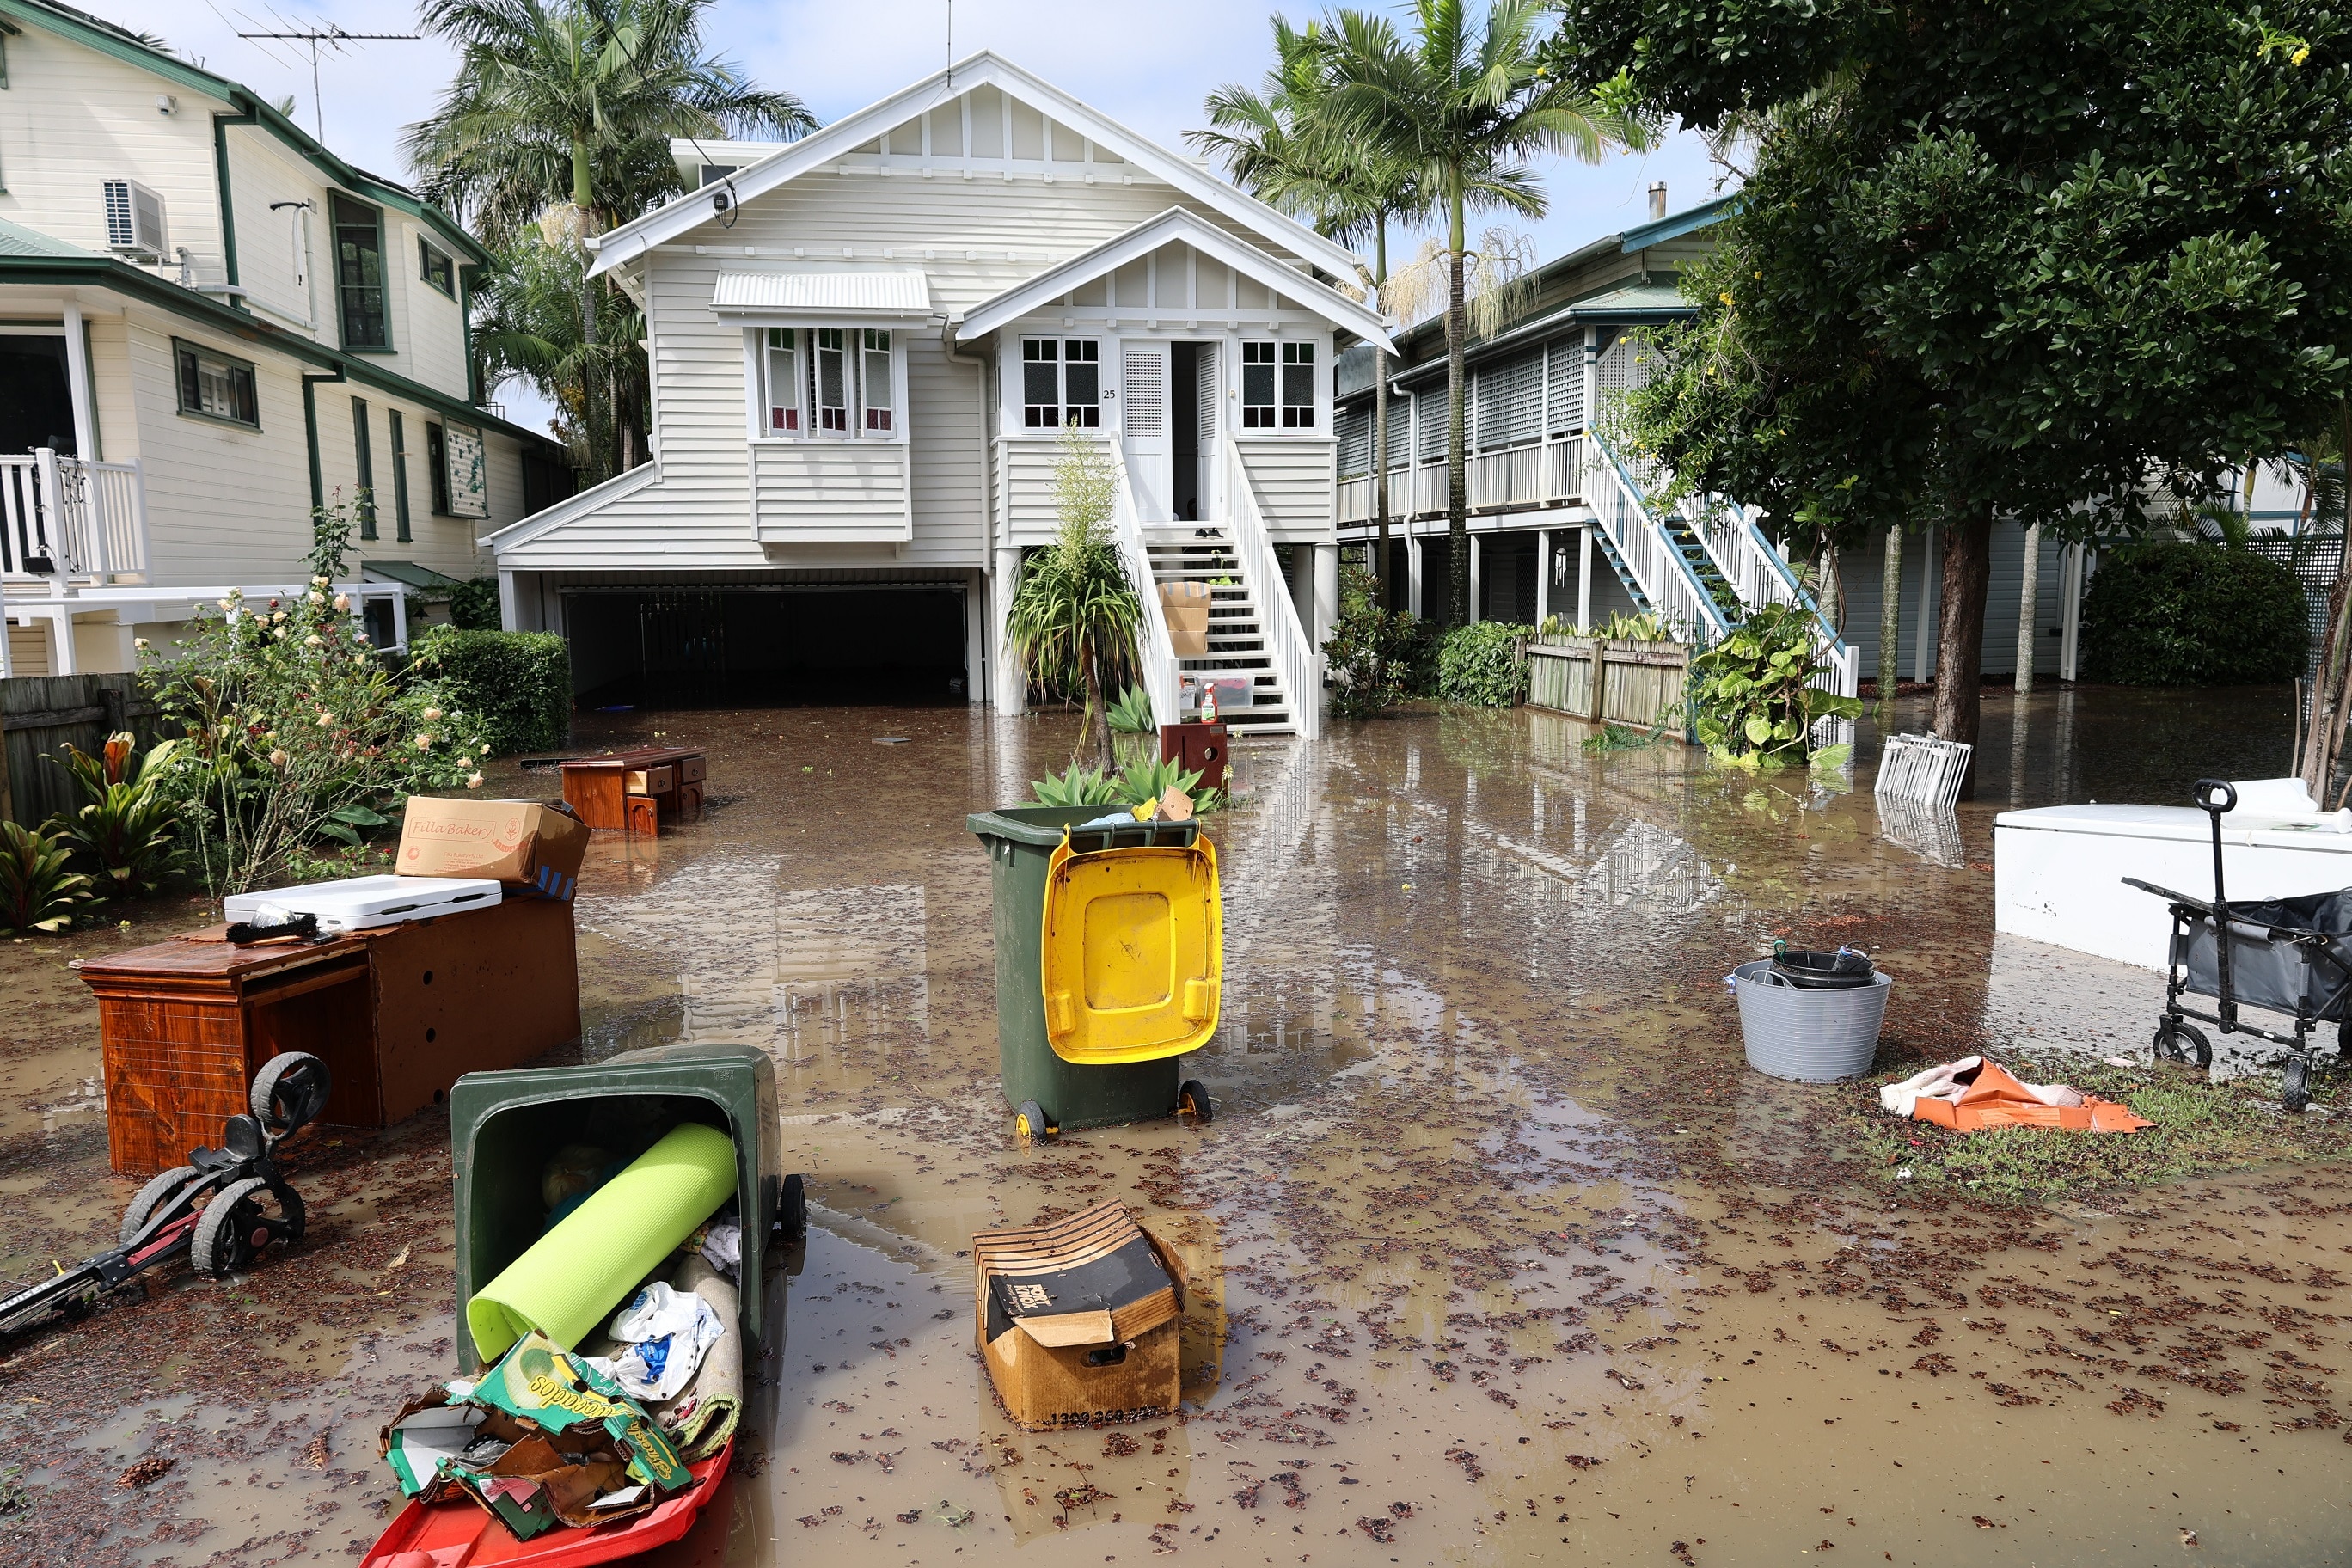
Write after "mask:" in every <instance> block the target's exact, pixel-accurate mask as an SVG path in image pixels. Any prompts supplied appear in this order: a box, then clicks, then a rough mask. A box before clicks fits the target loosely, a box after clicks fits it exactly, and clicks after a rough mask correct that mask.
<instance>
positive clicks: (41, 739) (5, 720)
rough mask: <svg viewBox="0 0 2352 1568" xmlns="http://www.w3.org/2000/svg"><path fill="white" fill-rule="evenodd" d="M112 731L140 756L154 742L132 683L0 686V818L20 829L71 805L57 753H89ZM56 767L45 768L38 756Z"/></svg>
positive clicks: (28, 678) (37, 681)
mask: <svg viewBox="0 0 2352 1568" xmlns="http://www.w3.org/2000/svg"><path fill="white" fill-rule="evenodd" d="M119 730H128V731H131V733H132V734H134V735H136V736H137V737H138V740H139V745H140V748H141V749H142V750H144V749H145V748H147V747H149V746H152V745H153V744H154V743H155V742H156V740H157V739H158V738H159V737H158V736H157V734H156V731H155V709H154V706H153V704H152V703H150V702H148V701H147V700H146V699H145V698H144V697H143V696H142V694H141V692H140V690H139V678H138V677H137V676H135V675H131V674H127V673H126V674H121V675H20V676H17V677H16V678H15V679H9V680H0V767H5V769H6V770H7V784H8V788H7V791H6V794H5V796H0V799H5V802H6V813H7V816H9V817H10V818H11V819H12V820H14V821H16V822H20V823H23V824H24V825H25V826H27V827H31V826H37V825H38V824H40V823H43V822H46V821H47V820H48V819H49V817H51V816H55V815H56V814H57V813H58V812H60V811H65V810H68V809H69V808H71V807H72V806H74V805H78V804H79V802H78V801H77V800H76V799H75V798H74V789H73V781H72V780H71V779H70V778H68V776H67V774H66V770H65V767H64V760H65V750H66V747H67V746H68V745H74V746H79V747H80V748H81V749H82V750H83V751H85V752H95V751H97V750H98V749H99V748H100V747H101V746H103V745H104V744H105V743H106V738H107V737H108V736H109V735H111V734H113V733H114V732H115V731H119ZM43 752H49V753H52V754H54V755H55V756H56V757H57V758H58V761H57V762H55V763H45V762H43V761H42V760H41V755H42V753H43Z"/></svg>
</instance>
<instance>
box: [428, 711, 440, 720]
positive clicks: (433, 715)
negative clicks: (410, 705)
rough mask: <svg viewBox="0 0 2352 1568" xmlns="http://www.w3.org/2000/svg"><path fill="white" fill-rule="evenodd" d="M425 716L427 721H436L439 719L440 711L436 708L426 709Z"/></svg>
mask: <svg viewBox="0 0 2352 1568" xmlns="http://www.w3.org/2000/svg"><path fill="white" fill-rule="evenodd" d="M425 717H426V718H427V719H438V718H439V717H441V710H439V709H438V708H427V709H426V710H425Z"/></svg>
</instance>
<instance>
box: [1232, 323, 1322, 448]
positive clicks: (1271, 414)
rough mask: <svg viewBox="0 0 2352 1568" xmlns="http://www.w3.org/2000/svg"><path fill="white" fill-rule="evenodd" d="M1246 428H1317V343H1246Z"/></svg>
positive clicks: (1244, 404) (1244, 397) (1244, 412)
mask: <svg viewBox="0 0 2352 1568" xmlns="http://www.w3.org/2000/svg"><path fill="white" fill-rule="evenodd" d="M1242 428H1243V429H1244V430H1312V429H1314V428H1315V345H1314V344H1313V343H1301V342H1284V343H1276V342H1265V340H1263V339H1259V340H1254V341H1251V342H1244V343H1243V344H1242Z"/></svg>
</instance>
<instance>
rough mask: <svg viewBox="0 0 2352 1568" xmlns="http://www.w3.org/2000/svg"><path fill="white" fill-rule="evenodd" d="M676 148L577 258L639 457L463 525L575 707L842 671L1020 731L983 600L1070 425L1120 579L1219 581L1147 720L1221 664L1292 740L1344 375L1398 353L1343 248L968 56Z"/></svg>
mask: <svg viewBox="0 0 2352 1568" xmlns="http://www.w3.org/2000/svg"><path fill="white" fill-rule="evenodd" d="M675 150H676V153H677V157H678V160H679V163H680V166H681V170H682V172H683V173H684V174H685V175H686V183H687V184H688V186H689V187H690V189H689V192H688V194H687V195H683V196H681V197H679V198H677V199H676V200H674V201H672V202H671V203H670V204H668V205H666V206H663V207H661V208H658V209H656V210H655V211H653V212H650V213H647V214H646V215H645V216H642V217H640V218H638V219H636V220H635V221H634V222H631V223H629V224H626V225H624V226H621V227H619V228H617V229H615V230H614V231H612V232H611V233H609V234H606V235H604V236H602V237H599V239H598V240H597V242H596V243H597V246H598V259H597V262H596V269H597V271H599V272H600V273H604V274H609V275H611V276H612V277H614V279H616V280H617V281H618V282H619V284H620V286H621V287H623V288H624V289H627V290H628V292H629V294H630V296H631V297H632V298H633V299H635V300H636V301H637V302H638V304H639V305H640V306H641V307H642V308H643V310H644V311H645V318H646V343H647V347H648V352H649V355H650V360H651V369H652V383H653V420H652V450H653V458H652V460H651V461H649V462H647V463H646V464H645V465H643V466H642V467H639V468H635V469H633V470H631V471H629V472H627V473H625V474H623V475H621V476H619V477H617V478H615V479H611V480H608V481H606V482H605V483H604V484H601V485H598V486H596V487H594V488H593V489H587V490H584V491H583V492H581V493H580V494H578V495H576V496H573V497H572V498H571V499H569V500H564V501H562V502H560V503H558V504H556V505H553V506H551V507H549V508H548V509H547V510H543V511H541V512H538V513H537V514H536V515H533V516H530V517H528V518H525V519H523V520H522V521H519V522H514V523H510V524H509V525H508V526H506V527H503V528H499V529H495V530H488V531H485V532H484V542H486V544H487V545H488V548H489V549H490V550H491V551H492V552H494V553H495V555H496V557H497V566H498V573H499V585H500V589H501V593H502V595H503V597H504V605H505V614H506V618H507V624H508V625H509V626H514V627H518V628H524V629H540V628H545V629H551V630H559V631H562V632H564V633H565V634H566V635H567V636H568V637H570V638H571V642H572V659H573V670H574V685H575V689H578V690H579V691H581V692H582V693H583V698H584V700H589V701H592V702H593V701H594V700H595V694H596V693H598V692H599V691H610V692H613V693H615V694H616V695H617V694H622V693H627V692H631V691H638V690H651V691H667V692H671V693H675V692H677V690H678V689H680V688H681V687H682V686H685V687H696V686H698V687H701V688H703V689H709V690H711V691H713V692H728V693H732V694H736V695H739V696H749V695H752V694H755V693H757V694H766V695H783V696H787V697H789V696H790V695H792V694H793V692H794V691H795V690H802V691H815V690H818V689H839V687H838V684H837V683H838V682H839V681H840V680H841V679H844V678H845V677H849V676H852V675H855V676H857V677H859V678H862V679H866V681H867V682H868V683H869V684H870V685H871V686H872V687H873V688H874V689H902V690H911V691H915V692H929V693H930V694H931V695H933V696H934V697H945V696H948V695H949V694H950V692H960V693H961V695H962V696H963V697H965V698H966V699H967V700H971V701H974V702H979V701H993V702H994V703H996V704H997V705H998V706H1000V707H1003V708H1007V709H1018V708H1019V707H1020V706H1021V704H1022V702H1023V700H1024V695H1025V691H1026V686H1027V682H1026V680H1025V679H1024V675H1023V672H1022V671H1020V670H1019V669H1018V668H1016V662H1017V661H1015V660H1014V659H1013V658H1012V657H1010V655H1009V653H1008V652H1007V650H1006V648H1005V647H1004V637H1003V625H1004V614H1005V605H1006V599H1007V597H1008V595H1009V594H1010V591H1011V589H1012V587H1013V582H1014V580H1015V578H1016V575H1017V574H1018V571H1019V565H1020V562H1021V558H1022V552H1023V551H1024V549H1025V548H1028V547H1031V546H1035V545H1042V544H1044V543H1045V542H1048V541H1049V540H1050V539H1051V538H1052V537H1053V535H1054V532H1055V526H1056V521H1057V519H1056V513H1055V491H1054V470H1055V463H1056V461H1057V458H1058V457H1059V453H1060V447H1061V443H1062V442H1063V441H1064V440H1065V439H1066V435H1065V432H1066V430H1067V429H1069V428H1070V427H1073V426H1075V427H1076V430H1077V432H1078V433H1079V436H1080V437H1081V438H1083V439H1085V440H1087V441H1088V442H1092V443H1096V444H1098V445H1099V447H1101V449H1102V450H1103V451H1104V453H1105V454H1106V456H1107V458H1108V460H1109V461H1110V462H1111V464H1112V465H1113V467H1114V468H1115V471H1116V474H1117V479H1118V500H1117V511H1116V526H1117V529H1118V538H1119V542H1120V546H1121V549H1122V552H1124V554H1125V557H1126V559H1127V561H1128V563H1129V572H1130V574H1132V575H1133V576H1134V577H1135V578H1136V580H1137V582H1138V583H1139V584H1140V585H1147V586H1148V585H1149V584H1151V583H1153V582H1155V581H1160V582H1164V581H1167V580H1169V579H1171V578H1178V577H1188V578H1192V579H1193V580H1195V581H1201V580H1205V581H1207V582H1208V583H1209V584H1211V588H1210V592H1211V617H1210V629H1209V638H1208V645H1207V651H1206V654H1205V655H1204V656H1203V657H1201V658H1184V659H1181V660H1180V659H1179V658H1177V657H1176V656H1175V654H1174V651H1173V647H1172V645H1171V641H1170V638H1169V635H1168V631H1167V626H1166V623H1165V621H1164V619H1163V617H1162V616H1161V614H1160V595H1158V594H1157V593H1153V592H1146V593H1145V594H1144V595H1143V598H1144V600H1145V602H1146V610H1147V616H1146V620H1147V624H1146V627H1145V636H1144V639H1143V644H1144V646H1143V666H1144V668H1143V674H1144V676H1145V684H1146V685H1147V687H1148V689H1150V692H1151V694H1152V698H1153V700H1154V704H1155V707H1156V708H1158V710H1160V713H1161V715H1162V716H1163V718H1172V717H1173V716H1174V712H1175V710H1176V708H1177V705H1178V703H1179V700H1180V695H1179V694H1180V686H1181V679H1183V677H1184V676H1185V675H1202V676H1216V677H1221V678H1223V679H1226V680H1229V681H1233V682H1234V683H1235V684H1234V685H1233V686H1230V687H1227V688H1226V696H1225V698H1224V700H1223V708H1224V710H1225V712H1226V715H1227V717H1228V718H1229V719H1232V720H1234V721H1237V722H1245V723H1253V724H1255V725H1257V726H1259V727H1261V728H1265V729H1274V730H1286V729H1287V730H1301V731H1310V732H1311V731H1312V730H1313V729H1314V728H1315V727H1316V725H1317V724H1318V710H1319V704H1320V689H1321V682H1322V670H1321V660H1320V656H1319V655H1318V653H1317V652H1316V651H1315V649H1316V645H1317V643H1318V641H1319V640H1320V638H1321V637H1322V635H1323V631H1324V628H1325V627H1326V626H1328V623H1329V621H1330V620H1331V618H1332V617H1333V616H1334V615H1335V614H1336V600H1337V584H1338V540H1339V516H1338V508H1337V493H1338V481H1337V472H1336V465H1335V461H1334V455H1335V450H1336V447H1335V443H1334V438H1333V434H1332V417H1333V414H1332V388H1333V383H1334V376H1333V368H1334V366H1335V364H1336V363H1337V360H1338V357H1339V354H1340V353H1343V352H1344V351H1345V350H1346V349H1347V348H1348V347H1349V345H1351V344H1353V343H1355V342H1387V341H1388V340H1387V337H1386V334H1385V331H1384V329H1383V326H1382V323H1381V321H1380V319H1379V318H1378V316H1377V315H1376V314H1374V313H1373V312H1372V311H1371V310H1369V309H1367V308H1366V307H1365V306H1363V305H1361V304H1360V303H1358V302H1357V300H1354V299H1352V298H1350V297H1349V294H1348V293H1347V292H1344V291H1343V290H1342V289H1341V288H1340V287H1339V286H1338V285H1339V282H1340V281H1341V280H1343V279H1353V278H1354V277H1355V276H1356V266H1355V260H1354V258H1353V257H1352V256H1350V255H1349V252H1348V251H1346V250H1345V249H1343V248H1342V247H1339V246H1337V245H1335V244H1333V243H1331V242H1330V241H1328V240H1326V239H1324V238H1322V237H1320V236H1318V235H1317V234H1315V233H1314V232H1312V231H1311V230H1309V229H1307V228H1306V227H1304V226H1300V225H1299V224H1297V223H1296V222H1294V221H1293V220H1291V219H1290V218H1287V217H1286V216H1282V215H1281V214H1279V213H1277V212H1276V211H1275V210H1273V209H1272V208H1270V207H1268V206H1266V205H1264V204H1263V203H1260V202H1258V201H1256V200H1255V199H1253V198H1251V197H1249V196H1246V195H1243V194H1241V193H1240V192H1239V191H1237V190H1235V189H1234V187H1233V186H1232V185H1230V184H1226V183H1225V182H1223V180H1220V179H1218V178H1216V177H1214V176H1213V175H1212V174H1209V173H1208V172H1207V171H1206V170H1205V169H1204V168H1203V167H1202V165H1201V164H1200V163H1197V162H1196V161H1194V160H1192V159H1190V158H1186V157H1183V156H1181V155H1180V154H1178V153H1172V152H1171V151H1169V150H1167V149H1166V148H1163V147H1160V146H1158V145H1155V144H1154V143H1152V142H1150V141H1148V140H1146V139H1145V138H1143V137H1140V136H1139V135H1137V134H1135V133H1134V132H1131V131H1129V130H1127V129H1125V128H1124V127H1122V126H1120V125H1119V124H1118V123H1117V122H1116V121H1112V120H1111V119H1109V118H1108V117H1107V116H1106V115H1104V114H1103V113H1102V112H1101V111H1099V110H1096V109H1093V108H1091V107H1089V106H1088V105H1087V104H1085V103H1082V102H1080V101H1079V100H1076V99H1075V98H1073V97H1071V96H1070V95H1069V94H1067V93H1066V92H1063V91H1062V90H1060V89H1057V88H1055V87H1053V86H1051V85H1049V84H1047V83H1045V82H1044V81H1041V80H1039V79H1037V78H1035V77H1034V76H1032V75H1030V74H1029V73H1027V72H1025V71H1024V70H1022V69H1020V68H1017V67H1015V66H1013V65H1012V64H1010V63H1008V62H1007V61H1005V60H1003V59H1001V58H997V57H995V56H994V55H991V54H981V55H976V56H973V57H971V58H968V59H965V60H963V61H961V62H960V63H958V64H957V65H955V66H953V67H951V68H949V69H946V70H943V71H940V72H938V73H935V74H933V75H931V76H929V77H927V78H925V79H922V80H920V81H919V82H916V83H915V84H914V85H912V86H911V87H908V88H907V89H904V90H902V91H899V92H897V93H894V94H892V95H891V96H890V97H888V98H887V99H884V100H881V101H880V102H878V103H876V104H874V105H873V106H871V107H869V108H867V109H865V110H860V111H858V112H856V113H855V114H852V115H849V116H847V117H846V118H845V119H843V120H841V121H836V122H835V123H834V124H833V125H830V126H828V127H826V128H825V129H824V130H823V131H819V132H814V133H813V134H811V135H809V136H807V137H806V138H804V139H803V140H801V141H798V142H790V143H783V144H777V143H761V144H752V143H744V142H677V143H676V144H675ZM1237 699H1241V700H1237Z"/></svg>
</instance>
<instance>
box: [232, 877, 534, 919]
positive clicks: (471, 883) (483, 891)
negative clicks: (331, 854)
mask: <svg viewBox="0 0 2352 1568" xmlns="http://www.w3.org/2000/svg"><path fill="white" fill-rule="evenodd" d="M500 897H501V890H500V889H499V884H498V883H497V882H495V881H491V880H487V879H481V878H475V877H345V878H343V879H341V880H340V881H334V882H310V883H307V884H305V885H304V886H302V887H299V888H273V889H270V890H268V892H258V893H239V894H237V895H236V897H234V898H231V899H227V900H224V901H223V904H222V909H223V910H225V911H226V914H227V917H228V919H229V920H230V921H262V922H263V923H265V924H276V923H277V922H278V921H282V920H284V919H286V918H287V917H289V916H291V915H316V916H318V917H319V929H320V931H372V930H373V929H375V928H376V927H378V926H394V925H398V924H400V923H401V922H402V921H421V920H425V919H427V918H429V917H431V916H434V915H452V914H456V913H457V912H458V911H459V910H486V909H488V908H489V907H490V906H491V905H492V904H495V903H497V902H498V901H499V898H500Z"/></svg>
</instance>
